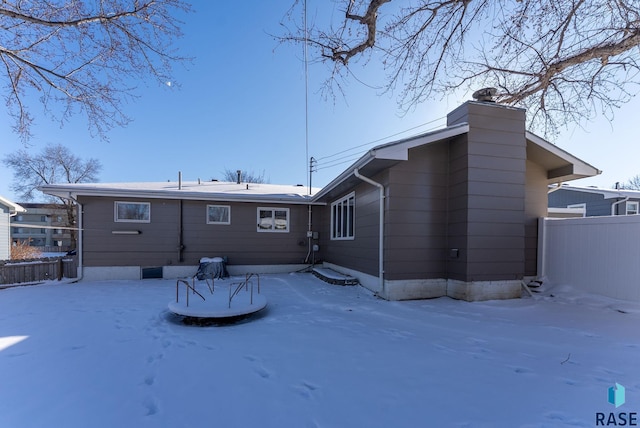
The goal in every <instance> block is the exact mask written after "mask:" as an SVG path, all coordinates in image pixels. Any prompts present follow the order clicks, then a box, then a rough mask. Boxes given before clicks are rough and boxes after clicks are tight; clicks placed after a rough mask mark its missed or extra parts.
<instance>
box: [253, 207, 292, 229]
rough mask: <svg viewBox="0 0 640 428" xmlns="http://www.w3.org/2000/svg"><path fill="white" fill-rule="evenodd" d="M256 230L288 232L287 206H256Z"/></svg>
mask: <svg viewBox="0 0 640 428" xmlns="http://www.w3.org/2000/svg"><path fill="white" fill-rule="evenodd" d="M258 232H289V208H269V207H258Z"/></svg>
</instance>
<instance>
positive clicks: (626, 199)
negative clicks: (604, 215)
mask: <svg viewBox="0 0 640 428" xmlns="http://www.w3.org/2000/svg"><path fill="white" fill-rule="evenodd" d="M622 196H623V195H622V194H620V197H622ZM628 200H629V197H628V196H625V197H624V199H621V200H619V201H617V202H614V203H612V204H611V215H616V205H620V204H621V203H623V202H627V201H628Z"/></svg>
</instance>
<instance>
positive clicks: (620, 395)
mask: <svg viewBox="0 0 640 428" xmlns="http://www.w3.org/2000/svg"><path fill="white" fill-rule="evenodd" d="M624 400H625V398H624V386H622V385H620V384H619V383H618V382H616V384H615V385H614V386H612V387H611V388H609V403H611V404H613V405H614V406H616V408H618V407H620V406H622V405H623V404H624Z"/></svg>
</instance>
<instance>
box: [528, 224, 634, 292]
mask: <svg viewBox="0 0 640 428" xmlns="http://www.w3.org/2000/svg"><path fill="white" fill-rule="evenodd" d="M538 274H539V275H540V276H541V277H544V278H546V279H547V280H548V281H549V282H551V283H554V284H569V285H572V286H574V287H576V288H578V289H581V290H585V291H588V292H592V293H596V294H601V295H604V296H609V297H613V298H616V299H624V300H632V301H635V302H640V215H630V216H607V217H585V218H567V219H549V218H545V219H541V220H540V230H539V245H538Z"/></svg>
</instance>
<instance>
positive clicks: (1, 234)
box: [0, 196, 25, 260]
mask: <svg viewBox="0 0 640 428" xmlns="http://www.w3.org/2000/svg"><path fill="white" fill-rule="evenodd" d="M24 211H25V209H24V208H23V207H21V206H20V205H18V204H16V203H14V202H11V201H9V200H8V199H5V198H3V197H2V196H0V260H8V259H10V258H11V244H12V240H11V226H10V222H11V220H10V219H11V217H13V216H15V215H16V214H18V213H22V212H24Z"/></svg>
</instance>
